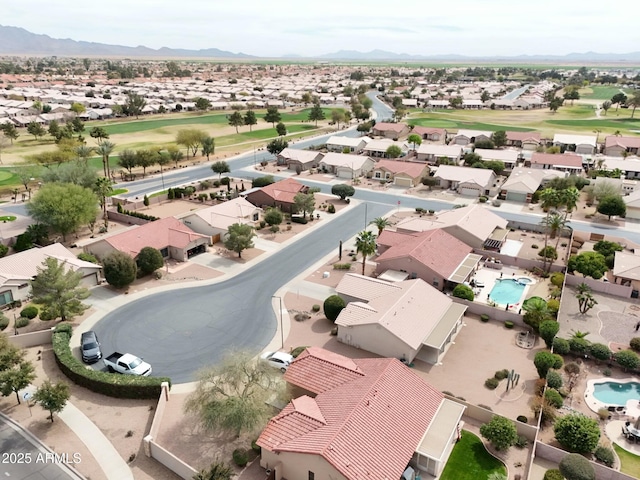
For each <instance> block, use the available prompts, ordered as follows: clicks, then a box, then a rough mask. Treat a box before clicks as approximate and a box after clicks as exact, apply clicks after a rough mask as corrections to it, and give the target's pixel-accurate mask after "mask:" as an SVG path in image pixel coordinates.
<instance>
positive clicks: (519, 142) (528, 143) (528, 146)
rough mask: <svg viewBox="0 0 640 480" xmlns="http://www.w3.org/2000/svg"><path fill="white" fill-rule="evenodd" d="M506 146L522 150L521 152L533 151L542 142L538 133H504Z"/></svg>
mask: <svg viewBox="0 0 640 480" xmlns="http://www.w3.org/2000/svg"><path fill="white" fill-rule="evenodd" d="M505 133H506V134H507V146H508V147H517V148H522V149H523V150H535V149H536V148H538V147H539V146H540V144H541V143H542V140H541V138H540V132H512V131H506V132H505Z"/></svg>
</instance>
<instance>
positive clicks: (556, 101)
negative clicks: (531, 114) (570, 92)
mask: <svg viewBox="0 0 640 480" xmlns="http://www.w3.org/2000/svg"><path fill="white" fill-rule="evenodd" d="M563 103H564V99H563V98H560V97H554V98H553V99H552V100H551V101H550V102H549V110H551V111H552V112H553V113H556V112H557V111H558V109H559V108H560V107H561V106H562V104H563Z"/></svg>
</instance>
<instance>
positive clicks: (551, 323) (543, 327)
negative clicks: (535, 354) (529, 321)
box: [538, 320, 560, 348]
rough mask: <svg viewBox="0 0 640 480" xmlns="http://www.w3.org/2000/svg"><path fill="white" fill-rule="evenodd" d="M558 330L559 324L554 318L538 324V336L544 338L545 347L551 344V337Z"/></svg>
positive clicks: (549, 346) (552, 337) (553, 336)
mask: <svg viewBox="0 0 640 480" xmlns="http://www.w3.org/2000/svg"><path fill="white" fill-rule="evenodd" d="M559 330H560V324H559V323H558V322H556V321H555V320H545V321H543V322H542V323H541V324H540V325H539V326H538V331H539V333H540V337H542V339H543V340H544V343H545V344H546V345H547V348H551V346H552V345H553V339H554V338H555V337H556V334H557V333H558V331H559Z"/></svg>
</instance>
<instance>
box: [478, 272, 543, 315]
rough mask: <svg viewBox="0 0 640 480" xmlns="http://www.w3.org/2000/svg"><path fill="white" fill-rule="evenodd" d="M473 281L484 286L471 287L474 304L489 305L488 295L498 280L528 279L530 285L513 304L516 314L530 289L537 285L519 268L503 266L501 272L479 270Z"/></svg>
mask: <svg viewBox="0 0 640 480" xmlns="http://www.w3.org/2000/svg"><path fill="white" fill-rule="evenodd" d="M474 277H475V280H476V281H480V282H482V283H483V284H484V287H481V288H480V287H473V290H474V293H475V294H476V300H475V301H476V302H479V303H485V304H487V305H488V304H489V294H490V293H491V290H493V287H494V286H495V284H496V283H497V282H498V281H499V280H500V279H509V278H513V279H514V280H515V279H518V278H528V279H530V280H531V281H532V283H530V284H527V285H525V286H524V290H523V291H522V294H521V295H520V299H519V300H518V301H517V302H514V303H513V306H514V307H513V311H515V313H518V310H519V309H520V308H521V307H522V302H524V300H525V299H526V298H527V297H528V294H529V292H530V291H531V288H532V287H533V286H534V285H535V284H536V283H537V280H535V279H534V278H532V277H531V275H530V274H528V273H527V272H526V271H524V270H521V269H519V268H514V267H508V266H506V265H505V266H503V267H502V270H494V269H492V268H481V269H479V270H478V271H477V272H476V273H475V275H474ZM498 305H499V306H501V307H506V306H507V305H506V303H503V304H500V303H498Z"/></svg>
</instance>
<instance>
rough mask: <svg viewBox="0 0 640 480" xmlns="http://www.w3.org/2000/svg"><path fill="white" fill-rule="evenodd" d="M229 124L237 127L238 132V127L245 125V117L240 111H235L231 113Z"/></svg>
mask: <svg viewBox="0 0 640 480" xmlns="http://www.w3.org/2000/svg"><path fill="white" fill-rule="evenodd" d="M229 125H231V126H232V127H236V133H238V127H241V126H243V125H244V117H243V116H242V114H241V113H240V112H238V111H235V112H233V113H232V114H231V115H229Z"/></svg>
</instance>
